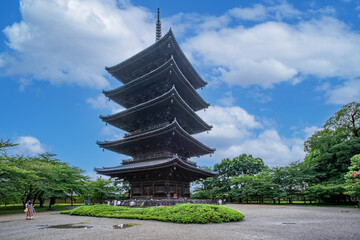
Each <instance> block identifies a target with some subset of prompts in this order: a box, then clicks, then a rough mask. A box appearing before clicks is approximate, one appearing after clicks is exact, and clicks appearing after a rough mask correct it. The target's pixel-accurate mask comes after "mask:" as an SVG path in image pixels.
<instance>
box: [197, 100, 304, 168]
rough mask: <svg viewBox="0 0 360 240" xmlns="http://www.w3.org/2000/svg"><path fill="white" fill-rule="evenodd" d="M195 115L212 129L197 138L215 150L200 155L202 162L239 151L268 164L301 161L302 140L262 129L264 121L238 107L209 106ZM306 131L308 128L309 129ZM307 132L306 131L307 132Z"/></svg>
mask: <svg viewBox="0 0 360 240" xmlns="http://www.w3.org/2000/svg"><path fill="white" fill-rule="evenodd" d="M199 115H200V116H201V117H202V118H203V119H204V120H205V121H206V122H208V123H210V124H212V125H213V126H214V128H213V129H212V130H211V131H210V132H209V133H202V134H199V135H198V136H197V137H198V138H199V139H200V140H201V141H203V142H204V143H206V144H207V145H208V146H211V147H215V148H216V149H217V150H216V152H215V154H214V155H213V156H211V157H209V156H202V157H200V159H194V160H199V161H198V162H199V165H201V163H202V162H212V163H215V162H219V161H221V160H222V159H224V158H233V157H235V156H237V155H239V154H242V153H246V154H252V155H253V156H255V157H261V158H262V159H263V160H264V162H265V164H267V165H269V166H285V165H287V164H289V163H290V162H293V161H297V160H302V159H303V158H304V156H305V153H304V151H303V143H304V139H301V138H297V137H296V138H291V139H287V138H284V137H281V136H280V135H279V133H278V132H277V131H276V130H275V129H273V128H270V129H264V125H267V124H265V123H261V122H260V121H259V120H256V117H255V116H254V115H251V114H249V113H247V112H246V111H245V110H244V109H242V108H240V107H236V106H234V107H219V106H214V107H210V108H209V109H208V111H206V112H200V113H199ZM309 131H310V130H309ZM309 131H307V132H309Z"/></svg>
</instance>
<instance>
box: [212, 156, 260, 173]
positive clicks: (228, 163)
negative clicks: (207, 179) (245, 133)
mask: <svg viewBox="0 0 360 240" xmlns="http://www.w3.org/2000/svg"><path fill="white" fill-rule="evenodd" d="M264 169H265V165H264V162H263V160H262V159H261V158H253V156H252V155H251V154H250V155H246V154H242V155H240V156H238V157H235V158H233V159H232V160H230V159H229V158H227V159H224V160H222V161H221V163H217V164H215V166H214V170H215V171H217V172H218V173H219V176H222V177H232V176H239V175H242V174H257V173H259V172H261V171H262V170H264Z"/></svg>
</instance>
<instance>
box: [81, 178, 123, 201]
mask: <svg viewBox="0 0 360 240" xmlns="http://www.w3.org/2000/svg"><path fill="white" fill-rule="evenodd" d="M86 189H87V191H86V193H85V194H84V197H85V198H87V199H91V200H92V201H93V202H98V203H103V202H104V201H105V200H106V199H119V197H121V196H120V193H121V191H122V189H121V187H120V186H119V185H118V182H116V181H113V180H111V179H103V178H101V177H100V178H97V179H96V180H95V181H89V182H87V187H86Z"/></svg>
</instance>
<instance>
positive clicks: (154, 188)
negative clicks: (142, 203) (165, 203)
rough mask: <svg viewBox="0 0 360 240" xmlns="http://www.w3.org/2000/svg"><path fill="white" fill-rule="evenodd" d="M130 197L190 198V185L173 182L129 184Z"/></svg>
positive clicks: (160, 181) (159, 181)
mask: <svg viewBox="0 0 360 240" xmlns="http://www.w3.org/2000/svg"><path fill="white" fill-rule="evenodd" d="M130 186H131V188H130V197H136V198H145V199H148V198H153V197H158V198H174V196H177V197H178V198H180V197H181V198H183V197H190V183H189V182H182V181H174V180H156V181H141V182H130ZM175 194H176V195H175Z"/></svg>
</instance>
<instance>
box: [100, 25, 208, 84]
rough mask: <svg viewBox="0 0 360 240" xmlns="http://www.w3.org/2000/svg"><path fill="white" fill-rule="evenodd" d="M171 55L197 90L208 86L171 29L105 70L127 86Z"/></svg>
mask: <svg viewBox="0 0 360 240" xmlns="http://www.w3.org/2000/svg"><path fill="white" fill-rule="evenodd" d="M171 55H173V56H174V58H175V59H176V62H177V63H178V65H179V67H180V69H181V71H182V72H183V73H184V75H185V76H186V78H187V79H188V80H189V81H190V83H191V84H192V85H193V86H194V88H195V89H198V88H201V87H204V86H205V85H206V84H207V83H206V82H205V81H204V80H203V79H202V78H201V77H200V76H199V74H198V73H197V72H196V70H195V69H194V67H193V66H192V65H191V63H190V62H189V60H188V59H187V58H186V56H185V54H184V53H183V51H182V50H181V48H180V46H179V44H178V43H177V41H176V39H175V37H174V34H173V32H172V30H171V29H170V30H169V31H168V32H167V33H166V34H165V35H164V36H163V37H162V38H161V39H160V40H159V41H157V42H155V43H154V44H152V45H151V46H149V47H148V48H146V49H144V50H143V51H141V52H139V53H138V54H136V55H134V56H132V57H130V58H128V59H127V60H125V61H123V62H121V63H119V64H117V65H115V66H112V67H105V69H106V71H108V72H109V73H110V74H111V75H112V76H113V77H115V78H116V79H118V80H119V81H120V82H122V83H124V84H126V83H128V82H130V81H131V80H133V79H135V78H137V77H140V76H142V75H144V74H146V73H148V72H149V71H151V70H153V69H155V68H156V67H158V66H160V65H162V64H163V63H164V62H165V61H166V60H168V59H169V57H170V56H171Z"/></svg>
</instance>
